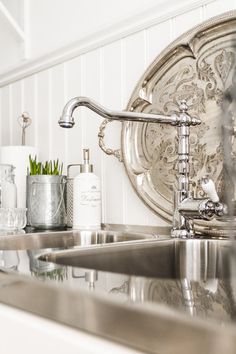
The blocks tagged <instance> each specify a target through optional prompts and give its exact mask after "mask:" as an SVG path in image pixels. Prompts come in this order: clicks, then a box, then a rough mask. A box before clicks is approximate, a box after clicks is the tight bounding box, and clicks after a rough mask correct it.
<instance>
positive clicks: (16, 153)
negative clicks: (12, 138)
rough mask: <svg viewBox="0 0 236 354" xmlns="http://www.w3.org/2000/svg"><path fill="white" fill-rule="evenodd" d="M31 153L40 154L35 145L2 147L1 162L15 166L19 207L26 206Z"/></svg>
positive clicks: (0, 148)
mask: <svg viewBox="0 0 236 354" xmlns="http://www.w3.org/2000/svg"><path fill="white" fill-rule="evenodd" d="M29 155H31V156H32V157H34V156H35V155H37V156H38V150H37V149H36V148H35V147H33V146H2V147H0V163H8V164H11V165H13V166H15V168H16V169H15V171H14V173H15V183H16V187H17V207H18V208H25V207H26V175H27V167H29Z"/></svg>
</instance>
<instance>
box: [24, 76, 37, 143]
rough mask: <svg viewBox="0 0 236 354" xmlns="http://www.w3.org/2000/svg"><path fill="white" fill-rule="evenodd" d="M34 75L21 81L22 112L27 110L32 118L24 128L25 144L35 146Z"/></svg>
mask: <svg viewBox="0 0 236 354" xmlns="http://www.w3.org/2000/svg"><path fill="white" fill-rule="evenodd" d="M35 111H36V110H35V76H34V75H32V76H29V77H28V78H26V79H24V80H23V81H22V112H28V113H29V116H30V117H31V119H32V122H31V125H30V126H29V127H28V128H27V129H26V139H25V143H26V145H30V146H35V130H36V129H35V125H36V119H37V118H36V117H35Z"/></svg>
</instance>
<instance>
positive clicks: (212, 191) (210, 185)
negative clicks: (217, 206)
mask: <svg viewBox="0 0 236 354" xmlns="http://www.w3.org/2000/svg"><path fill="white" fill-rule="evenodd" d="M201 186H202V189H203V191H204V192H205V193H206V194H207V195H208V197H209V198H210V199H211V200H212V201H213V203H219V201H220V198H219V196H218V194H217V191H216V187H215V183H214V182H213V181H212V179H210V178H209V177H208V176H204V177H203V178H202V180H201Z"/></svg>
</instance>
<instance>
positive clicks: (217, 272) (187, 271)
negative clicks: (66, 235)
mask: <svg viewBox="0 0 236 354" xmlns="http://www.w3.org/2000/svg"><path fill="white" fill-rule="evenodd" d="M230 252H231V242H230V241H229V240H204V239H198V240H178V239H175V240H174V239H169V240H150V241H147V242H145V243H142V244H140V243H135V244H117V245H110V246H109V247H104V248H97V247H95V248H90V249H88V248H87V249H74V250H65V251H55V252H51V253H49V254H47V255H44V256H42V257H41V259H42V260H46V261H49V262H55V263H58V264H63V265H68V266H74V267H82V268H90V269H96V270H101V271H107V272H116V273H124V274H128V275H138V276H145V277H155V278H168V279H179V278H181V279H184V278H187V279H191V280H199V279H203V280H204V279H205V280H206V279H210V278H227V277H228V275H229V259H230V257H229V255H230Z"/></svg>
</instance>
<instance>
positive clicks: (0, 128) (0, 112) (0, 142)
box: [0, 89, 3, 145]
mask: <svg viewBox="0 0 236 354" xmlns="http://www.w3.org/2000/svg"><path fill="white" fill-rule="evenodd" d="M1 117H2V89H0V132H1V131H2V123H3V122H2V119H1ZM0 145H2V134H1V133H0Z"/></svg>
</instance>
